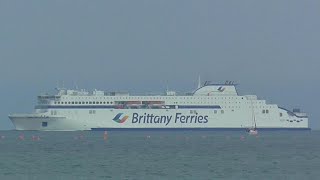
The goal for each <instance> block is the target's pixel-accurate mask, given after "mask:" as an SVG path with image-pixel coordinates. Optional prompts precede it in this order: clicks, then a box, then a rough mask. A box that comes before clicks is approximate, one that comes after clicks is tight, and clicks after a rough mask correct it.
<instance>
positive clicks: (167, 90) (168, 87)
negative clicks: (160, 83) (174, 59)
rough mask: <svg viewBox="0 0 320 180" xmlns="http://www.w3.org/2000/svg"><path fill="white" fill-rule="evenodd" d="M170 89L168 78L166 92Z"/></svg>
mask: <svg viewBox="0 0 320 180" xmlns="http://www.w3.org/2000/svg"><path fill="white" fill-rule="evenodd" d="M168 91H169V85H168V80H167V81H166V92H168Z"/></svg>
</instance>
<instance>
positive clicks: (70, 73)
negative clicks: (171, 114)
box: [0, 0, 320, 129]
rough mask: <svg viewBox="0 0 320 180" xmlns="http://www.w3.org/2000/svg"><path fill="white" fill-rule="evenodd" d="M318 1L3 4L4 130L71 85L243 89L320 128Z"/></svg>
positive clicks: (1, 0)
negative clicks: (48, 94)
mask: <svg viewBox="0 0 320 180" xmlns="http://www.w3.org/2000/svg"><path fill="white" fill-rule="evenodd" d="M319 19H320V1H318V0H314V1H308V0H304V1H301V0H268V1H257V0H251V1H247V0H241V1H239V0H234V1H231V0H228V1H215V0H179V1H175V0H158V1H153V0H145V1H142V0H135V1H132V0H127V1H122V0H114V1H107V0H97V1H82V0H74V1H68V0H51V1H44V0H38V1H34V0H29V1H22V0H21V1H15V0H8V1H5V0H0V62H1V63H0V82H1V88H0V93H1V109H0V129H12V128H13V125H12V124H11V122H10V121H9V119H8V117H7V115H8V114H9V113H15V112H31V111H32V109H33V106H34V104H35V102H36V96H37V95H38V94H39V93H41V92H45V91H51V89H53V88H55V87H56V84H57V81H64V82H65V85H66V86H69V87H72V86H73V85H74V82H76V83H77V85H78V86H79V87H81V88H86V89H94V88H98V89H104V90H128V91H130V92H151V91H156V92H162V91H163V90H164V89H165V86H166V82H167V81H168V84H169V87H170V88H171V89H176V90H178V91H192V90H193V89H194V88H195V87H196V81H197V77H198V75H201V77H202V79H203V80H212V81H216V82H224V81H225V80H234V81H237V82H239V83H240V86H239V87H238V88H239V91H240V92H241V93H242V94H256V95H258V97H260V98H265V99H267V101H268V102H270V103H277V104H279V105H281V106H284V107H287V108H293V107H300V108H302V109H303V110H305V111H306V112H308V113H309V115H310V122H311V127H312V128H318V129H319V128H320V122H319V120H320V111H319V110H318V107H319V99H320V98H319V97H320V96H319V92H320V84H319V75H320V73H319V67H320V62H319V60H320V36H319V33H320V21H319Z"/></svg>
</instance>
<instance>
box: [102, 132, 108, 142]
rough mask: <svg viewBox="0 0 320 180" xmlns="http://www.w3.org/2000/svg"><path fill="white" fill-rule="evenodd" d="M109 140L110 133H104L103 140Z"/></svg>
mask: <svg viewBox="0 0 320 180" xmlns="http://www.w3.org/2000/svg"><path fill="white" fill-rule="evenodd" d="M107 139H108V132H107V131H104V133H103V140H105V141H106V140H107Z"/></svg>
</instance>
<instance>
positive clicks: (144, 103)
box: [9, 83, 309, 131]
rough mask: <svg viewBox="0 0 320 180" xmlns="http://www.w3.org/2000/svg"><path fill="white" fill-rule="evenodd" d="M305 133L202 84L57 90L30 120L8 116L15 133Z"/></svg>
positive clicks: (303, 121) (232, 93)
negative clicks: (133, 91)
mask: <svg viewBox="0 0 320 180" xmlns="http://www.w3.org/2000/svg"><path fill="white" fill-rule="evenodd" d="M253 117H254V119H255V123H256V125H257V128H258V129H309V125H308V117H307V115H306V114H305V113H301V112H300V110H297V109H296V110H294V111H289V110H287V109H284V108H280V107H278V106H277V105H276V104H268V103H266V101H265V100H259V99H257V96H255V95H246V96H240V95H238V93H237V90H236V87H235V85H233V84H230V83H229V84H218V85H217V84H205V85H204V86H202V87H199V88H198V89H197V90H196V91H195V92H194V93H192V94H186V95H179V96H178V95H176V93H175V92H172V91H167V92H166V94H165V95H161V96H160V95H159V96H130V95H129V94H126V93H108V92H104V91H94V92H92V93H91V94H90V93H89V92H86V91H84V90H81V91H77V90H66V89H59V92H58V94H57V95H41V96H38V105H37V106H36V107H35V112H34V113H32V114H18V115H14V114H13V115H9V118H10V119H11V121H12V123H13V124H14V126H15V128H16V129H17V130H43V131H76V130H104V129H117V130H126V129H131V130H137V129H156V130H157V129H159V130H162V129H175V130H181V129H200V130H203V129H204V130H206V129H247V128H250V127H252V125H253Z"/></svg>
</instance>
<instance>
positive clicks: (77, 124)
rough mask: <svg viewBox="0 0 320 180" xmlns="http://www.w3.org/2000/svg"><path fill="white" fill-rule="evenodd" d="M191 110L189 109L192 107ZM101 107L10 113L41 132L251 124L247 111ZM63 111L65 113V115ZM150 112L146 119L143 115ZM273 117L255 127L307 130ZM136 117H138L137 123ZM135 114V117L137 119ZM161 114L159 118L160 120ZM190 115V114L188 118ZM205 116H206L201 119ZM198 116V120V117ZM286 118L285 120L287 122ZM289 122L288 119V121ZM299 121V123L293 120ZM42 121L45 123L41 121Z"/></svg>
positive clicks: (20, 125)
mask: <svg viewBox="0 0 320 180" xmlns="http://www.w3.org/2000/svg"><path fill="white" fill-rule="evenodd" d="M192 111H193V110H192ZM196 112H197V114H194V113H190V110H165V109H163V110H162V109H161V110H148V111H146V110H137V109H135V110H124V109H121V110H104V109H100V110H99V109H96V114H95V115H94V117H92V116H89V115H88V110H83V109H80V110H77V114H76V115H75V114H73V115H72V116H69V117H67V116H66V117H56V116H47V117H41V116H40V117H36V116H32V115H30V116H28V117H25V116H21V115H19V116H15V115H12V116H10V119H11V120H12V122H13V124H14V126H15V127H16V129H17V130H43V131H76V130H104V129H108V130H111V129H117V130H121V129H123V130H124V129H134V128H135V129H157V128H159V129H160V128H162V129H169V128H173V129H178V128H179V129H246V128H248V127H251V126H252V122H251V114H250V111H247V113H246V112H245V111H244V112H241V111H239V112H233V113H229V114H227V112H225V114H214V111H212V110H196ZM67 113H68V112H67V110H66V114H67ZM119 113H123V114H122V115H121V116H120V118H119V119H121V118H123V117H124V116H128V118H127V120H126V121H125V122H123V123H119V122H116V121H115V120H113V119H114V118H115V117H116V116H117V115H118V114H119ZM148 114H149V115H153V118H150V117H151V116H149V119H148V118H147V116H148ZM277 114H278V113H275V115H274V116H272V115H271V116H269V117H261V116H260V117H259V116H256V121H257V124H258V125H259V127H258V129H303V130H305V129H309V127H308V119H307V118H298V117H294V116H293V117H284V118H283V119H280V118H278V117H276V115H277ZM139 116H143V117H146V118H143V117H142V118H141V119H140V122H139V118H140V117H139ZM137 117H138V118H137ZM161 117H162V119H161ZM191 117H194V118H192V119H191ZM205 117H206V118H205ZM199 119H200V120H199ZM288 120H289V121H288ZM290 121H292V122H290ZM297 121H299V122H297ZM43 122H46V123H47V125H46V126H42V123H43Z"/></svg>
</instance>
